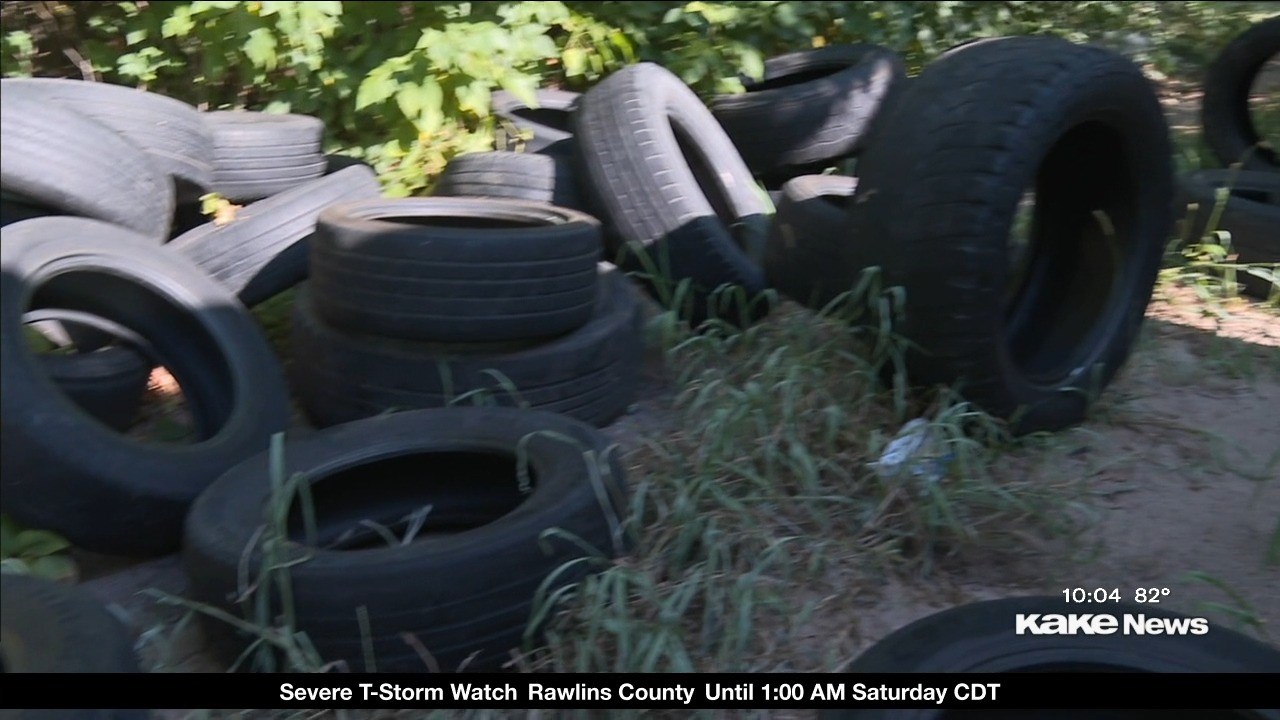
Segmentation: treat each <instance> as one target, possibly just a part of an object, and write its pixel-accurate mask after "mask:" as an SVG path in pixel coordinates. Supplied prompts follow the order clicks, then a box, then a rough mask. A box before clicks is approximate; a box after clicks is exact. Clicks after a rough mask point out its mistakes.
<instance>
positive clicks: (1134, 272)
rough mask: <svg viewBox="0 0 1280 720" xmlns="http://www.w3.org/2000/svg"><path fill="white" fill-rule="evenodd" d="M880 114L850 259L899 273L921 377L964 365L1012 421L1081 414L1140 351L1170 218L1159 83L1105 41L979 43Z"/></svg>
mask: <svg viewBox="0 0 1280 720" xmlns="http://www.w3.org/2000/svg"><path fill="white" fill-rule="evenodd" d="M1104 108H1105V109H1107V112H1105V113H1104V112H1103V109H1104ZM885 128H886V132H885V134H884V135H883V136H882V137H880V138H879V140H878V142H877V143H875V144H873V145H872V146H871V147H869V148H868V149H867V151H866V152H864V153H863V155H862V157H861V159H860V166H859V171H860V172H859V181H858V189H857V193H856V194H855V196H854V200H853V205H852V212H851V218H852V220H853V222H852V225H851V227H852V228H853V232H855V233H856V234H857V237H858V238H859V239H858V242H857V243H854V244H852V245H851V248H850V251H849V252H850V255H851V258H852V259H851V260H850V262H849V264H848V268H847V270H848V272H849V273H850V276H851V277H852V275H853V274H854V273H856V272H858V271H860V270H862V269H863V268H865V267H869V266H879V267H881V268H882V272H883V275H882V279H883V282H884V285H885V287H892V286H900V287H902V288H903V289H905V291H906V300H905V308H904V310H905V317H904V319H903V320H902V322H900V323H899V324H898V325H897V326H896V328H895V329H896V331H897V332H899V333H900V334H901V335H903V336H904V337H905V338H906V339H907V340H909V341H911V342H913V343H914V349H913V350H912V351H910V352H909V353H908V355H907V363H908V370H909V373H910V379H911V381H912V382H913V383H915V384H917V385H926V386H927V385H933V384H935V383H953V382H957V381H959V383H960V387H959V389H960V391H961V392H962V393H963V394H964V395H965V397H967V398H968V399H969V400H970V401H972V402H974V403H975V404H977V405H979V406H980V407H982V408H984V409H986V410H987V411H988V412H991V413H992V414H995V415H999V416H1003V417H1008V418H1010V419H1011V423H1010V426H1011V429H1012V430H1013V431H1014V432H1031V431H1036V430H1052V429H1057V428H1062V427H1065V426H1068V425H1071V424H1074V423H1077V422H1079V421H1080V420H1081V419H1083V417H1084V415H1085V412H1086V409H1087V407H1088V398H1090V397H1094V396H1096V394H1097V392H1099V391H1100V390H1101V389H1102V388H1104V387H1106V385H1107V383H1108V382H1110V380H1111V378H1112V377H1113V376H1114V374H1115V372H1116V371H1117V370H1118V369H1119V367H1120V366H1121V365H1122V364H1123V363H1124V361H1125V360H1126V358H1127V357H1128V355H1129V351H1130V349H1131V347H1132V345H1133V341H1134V339H1135V337H1136V336H1137V333H1138V329H1139V327H1140V326H1141V324H1142V320H1143V315H1144V311H1145V309H1146V306H1147V302H1148V300H1149V299H1150V297H1151V291H1152V288H1153V286H1154V283H1155V278H1156V273H1157V271H1158V269H1159V267H1160V263H1161V259H1162V257H1163V253H1164V248H1165V244H1166V242H1167V240H1168V238H1169V236H1170V232H1171V227H1170V226H1171V222H1172V213H1171V211H1170V209H1171V208H1172V205H1173V181H1172V174H1173V171H1172V167H1171V160H1170V157H1171V151H1170V143H1169V131H1168V127H1167V125H1166V124H1165V119H1164V115H1163V114H1162V112H1161V109H1160V104H1159V101H1158V100H1157V99H1156V96H1155V93H1154V92H1153V90H1152V87H1151V85H1150V83H1149V82H1148V81H1147V80H1146V78H1145V77H1144V76H1143V75H1142V72H1141V71H1140V70H1139V69H1138V67H1137V66H1136V65H1134V64H1133V63H1132V62H1130V61H1128V60H1127V59H1125V58H1124V57H1122V56H1120V55H1117V54H1115V53H1111V52H1108V51H1105V50H1102V49H1099V48H1094V47H1085V46H1077V45H1073V44H1071V43H1069V42H1066V41H1064V40H1058V39H1054V38H1047V37H1021V38H1005V39H1001V40H998V41H988V42H983V43H975V44H973V45H970V46H968V47H965V48H963V49H961V50H959V51H956V52H954V53H952V54H950V55H949V56H947V57H946V58H943V59H942V60H939V61H937V62H935V63H933V64H932V65H930V66H929V67H928V68H927V69H926V70H925V72H924V73H923V74H922V75H920V76H919V77H918V78H916V79H915V80H914V81H913V83H912V84H911V86H910V87H909V88H908V89H907V91H906V92H905V93H904V95H903V97H902V100H901V102H900V103H898V104H897V106H896V107H895V109H894V111H893V114H892V116H891V117H889V118H886V123H885ZM1031 189H1034V190H1035V201H1036V203H1035V216H1034V220H1033V222H1032V223H1030V225H1029V229H1030V233H1029V235H1028V238H1029V242H1028V243H1027V244H1026V247H1027V248H1028V250H1027V251H1025V252H1020V251H1018V249H1017V248H1016V247H1015V246H1013V244H1012V243H1011V242H1010V238H1011V237H1012V231H1013V229H1014V221H1015V218H1016V217H1018V215H1019V207H1020V205H1023V204H1024V203H1023V199H1024V193H1025V192H1026V191H1027V190H1031ZM1094 211H1099V213H1100V214H1095V212H1094ZM1099 217H1103V218H1105V219H1106V221H1107V222H1106V223H1104V222H1102V221H1100V220H1099V219H1098V218H1099ZM1113 238H1115V239H1113ZM1117 239H1118V240H1117ZM859 256H860V257H859Z"/></svg>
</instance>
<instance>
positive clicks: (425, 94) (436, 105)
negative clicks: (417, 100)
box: [414, 77, 444, 133]
mask: <svg viewBox="0 0 1280 720" xmlns="http://www.w3.org/2000/svg"><path fill="white" fill-rule="evenodd" d="M420 88H421V91H422V95H421V101H422V112H421V114H420V115H419V117H418V119H417V121H416V122H415V123H414V124H415V125H416V126H417V127H418V132H420V133H432V132H435V131H437V130H439V129H440V126H441V125H442V124H444V90H443V89H442V88H441V87H440V83H438V82H436V79H435V78H433V77H426V78H423V79H422V85H421V86H420Z"/></svg>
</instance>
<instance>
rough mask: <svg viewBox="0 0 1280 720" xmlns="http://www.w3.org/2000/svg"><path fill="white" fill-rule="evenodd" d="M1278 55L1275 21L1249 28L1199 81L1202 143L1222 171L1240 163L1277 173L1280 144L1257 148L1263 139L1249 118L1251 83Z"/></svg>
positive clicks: (1279, 33) (1279, 34)
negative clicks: (1201, 102)
mask: <svg viewBox="0 0 1280 720" xmlns="http://www.w3.org/2000/svg"><path fill="white" fill-rule="evenodd" d="M1277 54H1280V16H1277V17H1273V18H1271V19H1270V20H1266V21H1263V22H1260V23H1258V24H1256V25H1254V26H1253V27H1252V28H1250V29H1249V30H1247V31H1245V32H1244V33H1243V34H1241V35H1240V36H1239V37H1237V38H1236V39H1235V40H1232V41H1231V43H1230V44H1228V45H1227V47H1226V48H1224V49H1223V51H1222V52H1221V53H1220V54H1219V55H1218V57H1217V59H1215V60H1214V61H1213V63H1212V64H1211V65H1210V66H1209V72H1208V74H1207V75H1206V76H1205V79H1204V101H1203V105H1202V106H1201V121H1202V122H1203V123H1204V139H1205V142H1207V143H1208V144H1209V148H1210V149H1212V150H1213V153H1214V155H1217V156H1218V160H1220V161H1221V162H1222V164H1223V165H1227V166H1231V165H1234V164H1235V163H1239V162H1241V161H1242V159H1244V158H1245V157H1246V153H1249V151H1250V150H1251V149H1252V150H1253V152H1252V153H1251V154H1250V155H1249V156H1248V158H1247V160H1244V168H1245V169H1247V170H1271V171H1280V154H1277V153H1280V146H1277V144H1280V138H1271V146H1270V147H1261V146H1258V143H1259V142H1260V141H1262V140H1264V138H1262V137H1260V136H1259V134H1258V128H1257V127H1256V126H1255V125H1254V124H1253V119H1252V118H1251V117H1250V115H1249V94H1250V90H1251V87H1252V86H1253V81H1254V78H1256V77H1257V76H1258V73H1259V72H1261V70H1262V66H1263V65H1265V64H1266V63H1267V61H1268V60H1269V59H1271V58H1272V57H1275V56H1276V55H1277Z"/></svg>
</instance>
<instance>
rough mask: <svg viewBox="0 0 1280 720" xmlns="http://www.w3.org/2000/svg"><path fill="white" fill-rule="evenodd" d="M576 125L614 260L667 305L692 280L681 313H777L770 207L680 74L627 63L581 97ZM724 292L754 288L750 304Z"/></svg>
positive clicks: (737, 319) (697, 316)
mask: <svg viewBox="0 0 1280 720" xmlns="http://www.w3.org/2000/svg"><path fill="white" fill-rule="evenodd" d="M576 124H577V143H578V146H577V150H578V163H579V165H580V167H581V168H582V170H583V175H582V179H581V183H582V184H583V185H585V186H586V187H587V192H588V193H589V196H590V197H589V200H590V201H591V203H592V206H593V207H594V208H595V209H596V211H597V215H598V216H599V217H600V218H601V220H602V221H603V222H605V223H607V224H608V225H610V226H611V227H612V231H613V233H616V239H615V243H619V244H620V245H615V247H613V248H610V250H611V252H612V254H613V255H614V258H610V259H615V258H616V261H617V262H618V264H619V266H620V267H623V268H625V269H627V270H632V271H636V272H637V273H642V274H644V275H645V276H646V282H647V283H648V286H649V288H650V292H652V293H654V294H655V295H656V296H657V297H658V299H659V300H662V301H663V302H664V303H665V304H667V305H668V306H672V305H674V304H675V303H674V302H673V297H672V289H673V287H674V286H675V285H676V284H678V283H680V282H681V281H683V280H688V281H689V282H690V284H691V291H692V292H691V294H690V296H689V297H687V298H685V300H686V302H685V303H682V306H681V307H679V308H678V310H679V311H680V312H681V313H682V314H683V315H685V316H687V317H689V318H690V319H691V320H693V321H694V322H695V323H699V322H701V321H702V320H704V319H706V318H709V317H719V318H721V319H724V320H727V321H729V322H734V323H737V324H741V325H745V324H748V323H750V322H751V321H752V320H754V319H757V318H758V317H760V316H761V315H763V314H764V313H766V312H767V311H768V307H767V304H766V303H765V302H762V298H761V297H760V293H762V292H763V291H764V290H765V280H764V273H763V272H762V271H761V269H760V267H759V265H758V262H759V258H760V255H761V253H763V251H764V242H765V238H766V237H767V235H768V226H769V219H768V208H767V206H766V205H765V202H764V199H763V198H762V197H761V196H760V193H759V190H758V188H757V187H756V184H755V180H754V179H753V178H752V176H751V171H750V170H748V169H747V166H746V165H744V164H743V162H742V158H741V157H740V156H739V155H738V151H737V150H736V149H735V148H734V147H733V143H732V142H730V141H729V137H728V136H727V135H725V133H724V130H723V129H721V128H720V125H719V124H718V123H717V122H716V120H715V118H714V117H712V116H711V113H710V112H709V111H708V110H707V109H706V108H705V107H704V106H703V105H702V102H701V101H700V100H698V97H697V96H696V95H694V94H693V91H692V90H690V89H689V88H688V87H687V86H686V85H685V84H684V83H683V82H681V81H680V78H678V77H676V76H675V75H672V74H671V73H670V72H669V71H667V70H665V69H663V68H661V67H659V66H657V65H654V64H652V63H640V64H637V65H631V66H628V67H625V68H623V69H621V70H619V71H617V72H615V73H614V74H612V75H610V76H609V77H608V78H606V79H605V80H604V81H602V82H601V83H600V84H598V85H596V86H595V87H594V88H592V89H591V91H590V92H588V93H586V94H585V95H583V96H582V100H581V101H580V103H579V110H578V112H577V115H576ZM642 256H647V258H648V260H647V261H646V260H645V259H644V258H643V257H642ZM724 285H732V286H737V287H738V288H741V290H742V291H745V295H746V298H745V300H746V303H743V302H740V301H741V300H742V298H741V297H732V296H730V297H726V296H724V295H723V294H721V295H720V296H719V298H716V297H715V296H714V292H715V291H716V290H717V289H718V288H720V287H721V286H724ZM716 299H718V300H720V301H725V302H724V303H723V304H722V303H721V302H713V300H716ZM735 300H738V301H739V302H734V301H735ZM744 304H749V307H745V308H744V307H743V305H744Z"/></svg>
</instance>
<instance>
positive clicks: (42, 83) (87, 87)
mask: <svg viewBox="0 0 1280 720" xmlns="http://www.w3.org/2000/svg"><path fill="white" fill-rule="evenodd" d="M3 84H4V85H5V88H6V89H9V88H12V87H21V88H24V89H27V88H29V89H30V90H31V91H32V92H35V93H37V94H38V95H39V96H40V97H42V98H47V99H48V100H51V101H53V102H56V103H58V104H59V105H62V106H63V107H66V108H68V109H70V110H72V111H74V112H76V113H80V114H83V115H87V116H88V117H90V118H92V119H94V120H97V121H98V122H100V123H102V124H103V125H106V126H107V127H109V128H111V129H112V130H114V131H116V132H117V133H119V134H121V135H123V136H124V137H125V138H126V139H127V140H129V141H130V142H132V143H133V144H134V145H137V146H138V147H139V148H141V149H142V150H143V151H144V152H146V153H147V155H148V157H150V159H151V164H152V166H153V167H155V169H156V170H158V171H159V172H161V173H164V174H165V175H168V176H169V177H170V178H172V179H173V182H174V188H175V192H176V193H177V197H178V201H179V202H182V201H186V200H196V199H198V198H199V197H200V195H202V194H203V193H205V192H206V191H207V190H208V189H209V187H210V186H211V185H212V183H213V138H212V137H211V136H210V134H209V130H208V128H206V127H205V124H204V121H203V120H202V119H201V117H200V111H198V110H196V109H195V108H193V107H191V106H190V105H188V104H186V103H184V102H182V101H180V100H175V99H173V98H170V97H165V96H164V95H159V94H157V93H151V92H146V91H144V90H137V89H134V88H130V87H125V86H123V85H111V84H108V83H101V82H85V81H82V80H64V79H55V78H13V79H8V80H5V81H4V83H3Z"/></svg>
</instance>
